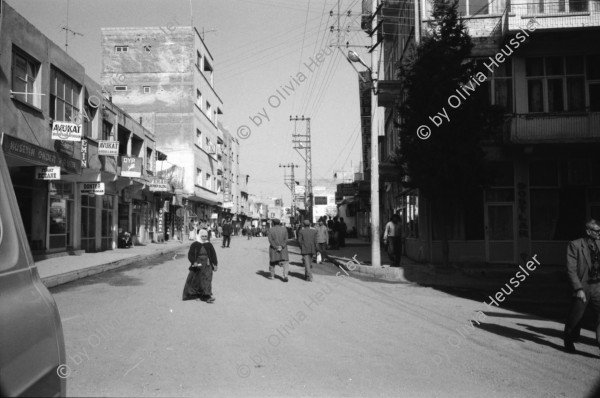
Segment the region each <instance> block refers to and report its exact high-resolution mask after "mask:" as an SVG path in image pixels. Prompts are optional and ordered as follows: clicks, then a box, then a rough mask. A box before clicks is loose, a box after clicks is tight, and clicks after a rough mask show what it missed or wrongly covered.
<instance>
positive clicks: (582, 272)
mask: <svg viewBox="0 0 600 398" xmlns="http://www.w3.org/2000/svg"><path fill="white" fill-rule="evenodd" d="M585 227H586V235H587V236H585V237H583V238H580V239H576V240H574V241H571V242H570V243H569V246H568V248H567V274H568V276H569V282H570V283H571V287H572V288H573V303H572V306H571V311H570V313H569V316H568V318H567V321H566V322H565V331H564V336H563V340H564V344H565V350H566V351H567V352H575V344H574V343H575V342H576V341H577V339H578V338H579V333H580V330H581V326H580V324H579V323H580V321H581V318H583V314H584V313H585V309H586V307H587V305H588V303H591V305H592V308H593V309H594V312H595V313H596V343H597V345H598V347H600V225H598V223H597V222H596V220H594V219H591V220H589V221H588V222H587V223H586V225H585Z"/></svg>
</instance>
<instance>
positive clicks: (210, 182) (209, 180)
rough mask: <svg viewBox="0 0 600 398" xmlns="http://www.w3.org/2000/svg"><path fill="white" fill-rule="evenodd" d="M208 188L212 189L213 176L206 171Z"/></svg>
mask: <svg viewBox="0 0 600 398" xmlns="http://www.w3.org/2000/svg"><path fill="white" fill-rule="evenodd" d="M206 188H208V189H212V178H211V177H210V174H209V173H206Z"/></svg>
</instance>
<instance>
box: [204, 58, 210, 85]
mask: <svg viewBox="0 0 600 398" xmlns="http://www.w3.org/2000/svg"><path fill="white" fill-rule="evenodd" d="M202 70H203V71H204V72H206V73H205V75H207V76H208V80H209V81H210V84H211V85H212V84H213V68H212V66H211V64H210V63H209V62H208V60H207V59H206V57H204V67H203V68H202Z"/></svg>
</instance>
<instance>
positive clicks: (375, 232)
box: [370, 1, 381, 266]
mask: <svg viewBox="0 0 600 398" xmlns="http://www.w3.org/2000/svg"><path fill="white" fill-rule="evenodd" d="M378 3H379V1H372V2H371V17H372V20H371V81H372V84H373V89H372V91H371V161H370V167H371V236H372V241H371V264H372V265H374V266H379V265H381V248H380V243H379V241H380V232H379V118H378V114H377V110H378V109H377V108H378V101H377V99H378V98H377V79H378V73H379V70H380V68H379V49H378V45H379V43H378V42H377V36H378V35H377V34H376V30H377V14H378V12H379V6H378Z"/></svg>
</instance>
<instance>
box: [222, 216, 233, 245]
mask: <svg viewBox="0 0 600 398" xmlns="http://www.w3.org/2000/svg"><path fill="white" fill-rule="evenodd" d="M232 232H233V228H232V227H231V222H230V221H229V220H227V221H225V224H223V246H221V247H229V244H230V243H231V233H232Z"/></svg>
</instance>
